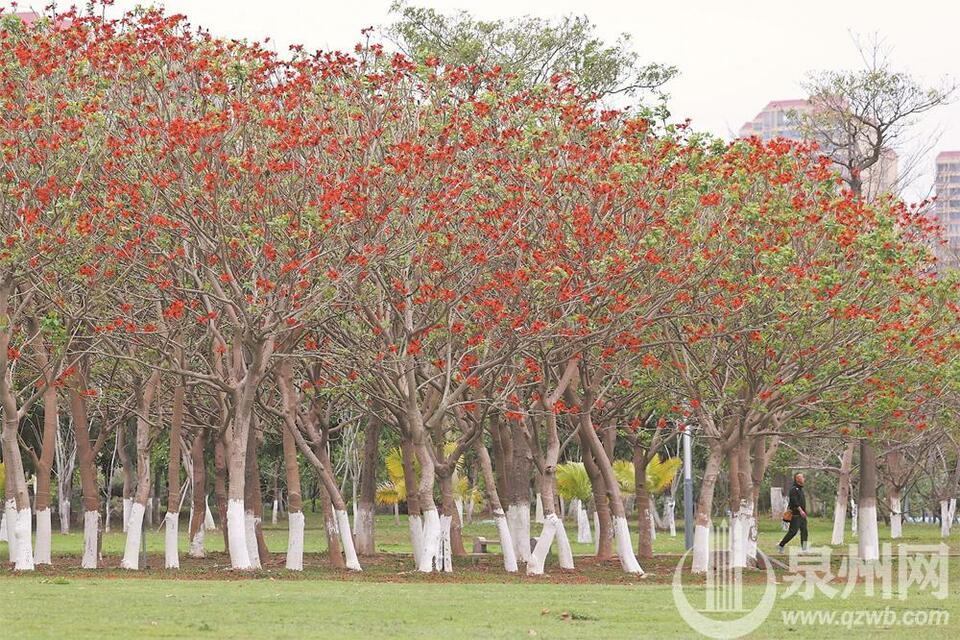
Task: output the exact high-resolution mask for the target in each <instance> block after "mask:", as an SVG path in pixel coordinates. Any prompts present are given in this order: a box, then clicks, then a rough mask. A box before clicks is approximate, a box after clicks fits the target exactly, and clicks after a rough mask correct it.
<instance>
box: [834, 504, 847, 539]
mask: <svg viewBox="0 0 960 640" xmlns="http://www.w3.org/2000/svg"><path fill="white" fill-rule="evenodd" d="M846 520H847V505H846V504H844V502H843V501H842V500H837V501H836V502H835V503H834V505H833V533H832V534H831V535H830V544H832V545H837V544H843V531H844V529H845V528H846Z"/></svg>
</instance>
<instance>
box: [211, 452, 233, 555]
mask: <svg viewBox="0 0 960 640" xmlns="http://www.w3.org/2000/svg"><path fill="white" fill-rule="evenodd" d="M214 437H215V441H214V445H213V467H214V469H215V470H216V474H214V476H213V495H214V498H215V499H216V501H217V517H219V518H220V529H221V530H222V533H223V550H224V551H227V552H229V551H230V536H229V532H228V529H229V528H230V523H229V522H228V521H227V481H226V478H227V453H226V445H225V444H224V441H223V437H222V435H221V434H216V435H215V436H214Z"/></svg>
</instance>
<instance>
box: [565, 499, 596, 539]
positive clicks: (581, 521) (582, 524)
mask: <svg viewBox="0 0 960 640" xmlns="http://www.w3.org/2000/svg"><path fill="white" fill-rule="evenodd" d="M570 509H571V510H573V512H574V513H576V514H577V542H578V543H580V544H590V543H591V542H593V536H592V535H590V519H589V518H588V517H587V510H586V509H584V508H583V503H581V502H580V501H579V500H576V499H574V500H572V501H571V504H570Z"/></svg>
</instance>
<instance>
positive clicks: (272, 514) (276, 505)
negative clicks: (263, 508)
mask: <svg viewBox="0 0 960 640" xmlns="http://www.w3.org/2000/svg"><path fill="white" fill-rule="evenodd" d="M279 509H280V501H279V500H277V499H276V498H274V499H273V509H272V510H271V512H270V522H271V523H272V524H277V511H278V510H279Z"/></svg>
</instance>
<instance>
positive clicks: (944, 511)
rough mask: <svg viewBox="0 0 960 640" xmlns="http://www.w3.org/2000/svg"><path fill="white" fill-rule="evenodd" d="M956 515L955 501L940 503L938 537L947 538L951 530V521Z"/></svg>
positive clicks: (954, 499)
mask: <svg viewBox="0 0 960 640" xmlns="http://www.w3.org/2000/svg"><path fill="white" fill-rule="evenodd" d="M956 513H957V500H956V498H951V499H950V500H941V501H940V537H941V538H949V537H950V530H951V529H952V528H953V519H954V517H955V516H956Z"/></svg>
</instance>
